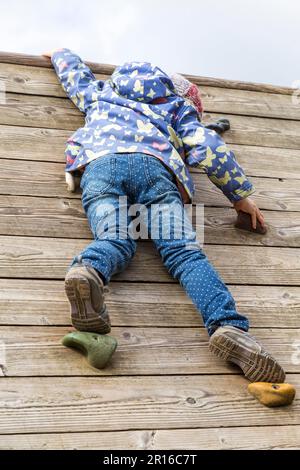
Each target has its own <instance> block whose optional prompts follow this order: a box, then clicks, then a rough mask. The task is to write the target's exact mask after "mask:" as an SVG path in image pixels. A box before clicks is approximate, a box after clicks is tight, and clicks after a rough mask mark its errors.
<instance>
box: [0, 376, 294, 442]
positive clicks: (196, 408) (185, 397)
mask: <svg viewBox="0 0 300 470" xmlns="http://www.w3.org/2000/svg"><path fill="white" fill-rule="evenodd" d="M287 381H288V382H289V383H292V384H294V385H295V386H296V387H297V388H298V387H299V386H300V375H299V374H296V375H288V376H287ZM0 410H1V421H0V433H1V434H16V433H17V434H19V433H20V434H24V433H47V432H48V433H49V432H56V433H60V432H72V431H73V432H78V431H80V432H85V431H89V432H93V431H114V430H130V429H136V430H138V429H161V428H164V429H166V428H170V429H174V428H175V429H176V428H178V429H185V428H190V429H193V428H210V427H218V428H222V427H226V426H230V427H232V426H240V427H244V426H246V427H249V426H263V425H269V426H276V425H280V426H284V425H285V426H287V425H299V424H300V412H299V411H300V400H299V397H297V396H296V399H295V401H294V403H293V405H291V406H290V407H288V408H277V409H274V408H273V409H272V408H266V407H263V406H261V405H260V404H259V403H258V402H257V401H256V400H255V398H253V397H251V396H250V395H249V393H248V391H247V381H246V380H245V379H244V378H243V377H241V376H226V377H222V376H165V377H159V380H158V378H157V376H155V377H84V378H83V377H77V378H76V377H74V378H71V377H70V378H68V379H66V378H64V377H48V378H45V377H43V378H38V377H33V378H31V379H30V380H28V378H26V377H25V378H22V379H21V378H6V379H5V380H1V381H0Z"/></svg>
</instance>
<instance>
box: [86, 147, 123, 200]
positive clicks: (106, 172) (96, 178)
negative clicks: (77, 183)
mask: <svg viewBox="0 0 300 470" xmlns="http://www.w3.org/2000/svg"><path fill="white" fill-rule="evenodd" d="M89 165H92V166H90V167H89V168H88V170H89V171H88V172H87V173H86V174H85V172H84V174H83V177H82V179H81V188H82V192H83V193H84V195H87V196H90V197H93V196H97V195H100V194H105V193H106V192H108V191H109V190H110V189H111V188H112V186H113V185H114V183H115V180H116V159H115V157H113V158H112V157H110V158H105V156H104V157H99V158H97V159H96V160H95V161H93V162H91V163H90V164H89Z"/></svg>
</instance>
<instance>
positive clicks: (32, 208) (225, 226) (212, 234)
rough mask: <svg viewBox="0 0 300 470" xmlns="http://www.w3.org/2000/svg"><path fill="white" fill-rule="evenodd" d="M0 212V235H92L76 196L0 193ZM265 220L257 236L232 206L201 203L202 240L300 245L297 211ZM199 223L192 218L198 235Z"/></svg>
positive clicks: (269, 214)
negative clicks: (238, 221)
mask: <svg viewBox="0 0 300 470" xmlns="http://www.w3.org/2000/svg"><path fill="white" fill-rule="evenodd" d="M0 214H1V218H0V234H1V235H21V236H22V235H26V236H39V237H58V238H88V239H91V238H93V236H92V233H91V231H90V228H89V225H88V221H87V219H86V216H85V213H84V210H83V208H82V206H81V202H80V201H79V200H74V199H65V198H40V197H28V196H0ZM265 220H266V223H267V224H268V232H267V234H266V235H265V236H260V235H257V234H253V233H248V232H245V231H241V230H237V229H236V228H235V227H234V224H235V221H236V211H235V210H234V209H230V208H217V207H205V218H204V224H205V225H204V240H205V243H206V244H210V243H214V244H229V245H259V246H289V247H300V230H299V227H300V212H285V211H267V212H265ZM75 225H76V230H72V228H73V227H74V226H75ZM202 225H203V221H202V220H198V221H196V226H195V228H196V230H197V232H198V237H199V238H200V237H202Z"/></svg>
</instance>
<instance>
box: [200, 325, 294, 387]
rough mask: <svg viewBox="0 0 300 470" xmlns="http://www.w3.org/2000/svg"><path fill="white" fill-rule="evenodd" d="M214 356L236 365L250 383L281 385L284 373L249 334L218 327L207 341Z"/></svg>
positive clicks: (231, 327)
mask: <svg viewBox="0 0 300 470" xmlns="http://www.w3.org/2000/svg"><path fill="white" fill-rule="evenodd" d="M209 349H210V351H212V352H213V353H214V354H216V356H218V357H221V358H222V359H225V360H226V361H229V362H233V363H234V364H237V365H238V366H239V367H240V368H241V369H242V371H243V372H244V374H245V376H246V377H247V379H248V380H250V381H251V382H275V383H276V382H277V383H283V382H284V380H285V373H284V370H283V369H282V367H281V366H280V365H279V364H278V362H277V361H276V359H274V358H273V357H272V356H270V354H269V353H267V351H265V350H264V348H263V347H262V346H261V345H260V344H259V343H258V341H257V340H256V339H255V338H253V337H252V336H251V335H249V333H246V332H245V331H242V330H240V329H238V328H235V327H234V326H229V325H227V326H220V327H219V328H218V329H217V330H216V331H215V332H214V334H213V335H212V336H211V338H210V341H209Z"/></svg>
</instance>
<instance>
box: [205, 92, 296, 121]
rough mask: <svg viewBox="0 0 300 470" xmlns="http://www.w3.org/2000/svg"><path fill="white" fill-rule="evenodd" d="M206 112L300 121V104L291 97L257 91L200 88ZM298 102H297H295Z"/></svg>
mask: <svg viewBox="0 0 300 470" xmlns="http://www.w3.org/2000/svg"><path fill="white" fill-rule="evenodd" d="M200 90H201V94H202V97H203V105H204V110H205V111H207V112H210V113H226V114H239V115H245V116H261V117H270V118H277V119H280V120H282V119H295V120H299V117H300V107H299V104H296V102H295V103H293V100H292V99H291V96H289V95H280V94H272V93H262V92H257V91H245V90H236V89H224V88H219V87H213V86H209V87H208V86H202V87H200ZM295 101H296V100H295Z"/></svg>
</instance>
